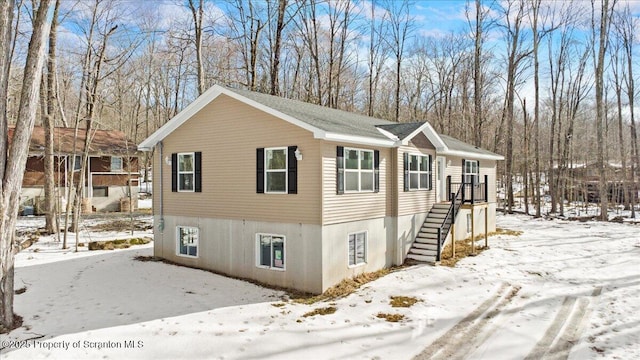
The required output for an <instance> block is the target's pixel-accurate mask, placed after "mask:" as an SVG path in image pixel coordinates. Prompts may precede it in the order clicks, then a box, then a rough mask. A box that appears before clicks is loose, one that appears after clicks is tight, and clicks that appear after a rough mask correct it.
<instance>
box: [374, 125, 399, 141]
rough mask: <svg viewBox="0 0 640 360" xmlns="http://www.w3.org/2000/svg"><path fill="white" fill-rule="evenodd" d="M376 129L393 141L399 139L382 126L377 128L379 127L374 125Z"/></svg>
mask: <svg viewBox="0 0 640 360" xmlns="http://www.w3.org/2000/svg"><path fill="white" fill-rule="evenodd" d="M376 129H377V130H378V131H379V132H380V133H381V134H382V135H384V136H386V137H388V138H389V139H391V140H393V141H400V138H399V137H397V136H395V135H393V134H392V133H390V132H388V131H387V130H385V129H382V128H379V127H376Z"/></svg>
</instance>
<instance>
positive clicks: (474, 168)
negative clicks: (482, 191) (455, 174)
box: [463, 160, 480, 184]
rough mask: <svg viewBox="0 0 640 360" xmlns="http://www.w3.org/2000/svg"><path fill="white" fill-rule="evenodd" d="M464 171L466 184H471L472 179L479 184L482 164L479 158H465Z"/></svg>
mask: <svg viewBox="0 0 640 360" xmlns="http://www.w3.org/2000/svg"><path fill="white" fill-rule="evenodd" d="M463 171H464V182H465V184H471V182H472V181H474V182H475V183H476V184H478V182H479V179H480V165H479V163H478V160H465V161H464V169H463Z"/></svg>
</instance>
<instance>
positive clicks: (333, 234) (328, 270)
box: [322, 217, 397, 291]
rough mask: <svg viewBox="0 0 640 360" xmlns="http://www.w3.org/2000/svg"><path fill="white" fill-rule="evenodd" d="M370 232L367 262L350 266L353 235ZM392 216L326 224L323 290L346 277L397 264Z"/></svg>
mask: <svg viewBox="0 0 640 360" xmlns="http://www.w3.org/2000/svg"><path fill="white" fill-rule="evenodd" d="M362 231H366V232H367V245H366V262H365V263H364V264H360V265H355V266H349V234H351V233H357V232H362ZM395 239H396V236H395V221H394V219H393V218H392V217H382V218H377V219H370V220H360V221H352V222H347V223H340V224H332V225H326V226H324V227H323V230H322V244H323V246H322V258H323V259H324V260H323V264H322V269H323V276H322V277H323V281H322V282H323V289H322V291H324V290H326V289H327V288H329V287H331V286H333V285H335V284H337V283H339V282H340V281H342V280H343V279H346V278H350V277H353V276H356V275H359V274H362V273H367V272H372V271H377V270H380V269H382V268H385V267H390V266H392V265H395V264H397V262H396V256H397V255H396V252H395V248H396V244H395Z"/></svg>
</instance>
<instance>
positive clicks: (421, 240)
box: [413, 236, 438, 245]
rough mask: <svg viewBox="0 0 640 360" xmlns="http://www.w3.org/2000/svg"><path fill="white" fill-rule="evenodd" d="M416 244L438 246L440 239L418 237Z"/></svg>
mask: <svg viewBox="0 0 640 360" xmlns="http://www.w3.org/2000/svg"><path fill="white" fill-rule="evenodd" d="M413 243H414V244H415V243H420V244H434V245H435V244H437V243H438V239H437V238H436V237H435V236H432V237H425V236H418V237H416V240H415V241H414V242H413Z"/></svg>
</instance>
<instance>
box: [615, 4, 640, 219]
mask: <svg viewBox="0 0 640 360" xmlns="http://www.w3.org/2000/svg"><path fill="white" fill-rule="evenodd" d="M615 26H616V29H617V33H618V36H619V38H620V42H621V45H622V48H623V53H624V57H625V60H626V71H623V73H624V74H623V77H624V80H625V81H624V83H625V84H624V85H625V88H626V96H627V101H628V104H629V112H630V113H629V121H630V132H631V159H632V160H631V171H630V174H629V175H630V179H629V188H628V189H627V190H626V193H627V194H628V195H629V201H630V207H631V217H632V218H635V214H636V211H635V210H636V209H635V204H636V194H637V189H636V185H635V184H636V172H637V171H638V169H639V167H640V153H639V152H638V132H637V128H636V120H635V83H634V77H633V61H634V60H633V54H634V46H635V44H636V41H637V40H636V39H635V33H636V31H637V29H638V19H637V18H636V17H635V16H633V14H632V13H631V10H630V9H629V5H628V4H627V5H626V6H625V7H624V9H623V10H622V11H620V12H618V19H617V21H616V23H615ZM620 133H622V130H621V131H620ZM622 159H623V161H624V156H623V157H622ZM623 164H624V163H623ZM623 167H624V165H623ZM625 181H626V179H625Z"/></svg>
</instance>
